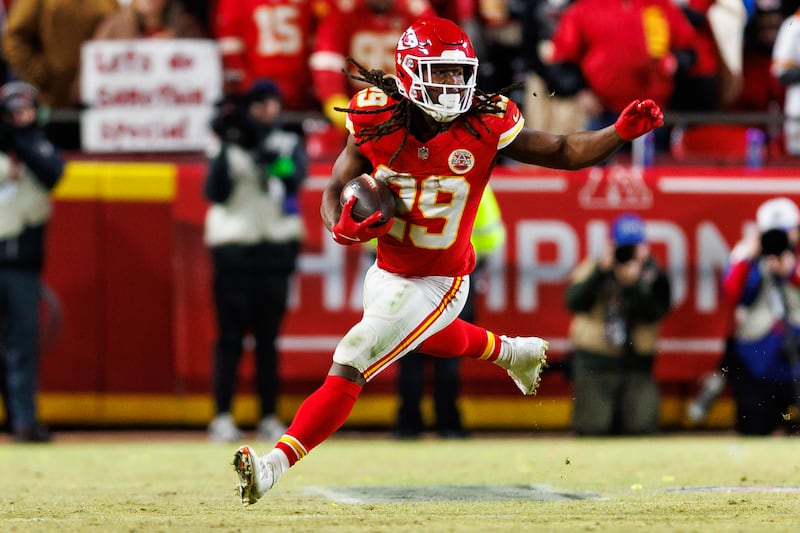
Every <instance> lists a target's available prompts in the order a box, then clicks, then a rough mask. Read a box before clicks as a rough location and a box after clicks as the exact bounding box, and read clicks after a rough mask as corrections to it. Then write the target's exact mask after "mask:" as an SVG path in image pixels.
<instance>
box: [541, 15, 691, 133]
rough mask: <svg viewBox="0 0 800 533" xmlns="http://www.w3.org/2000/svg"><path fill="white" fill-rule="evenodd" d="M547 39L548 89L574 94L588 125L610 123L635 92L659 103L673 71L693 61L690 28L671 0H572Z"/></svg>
mask: <svg viewBox="0 0 800 533" xmlns="http://www.w3.org/2000/svg"><path fill="white" fill-rule="evenodd" d="M552 41H553V55H552V65H551V67H550V68H551V74H552V80H553V82H554V83H553V87H551V88H552V89H554V90H555V93H556V94H557V95H559V96H572V95H575V96H576V98H577V102H578V105H579V106H580V107H581V108H582V110H583V111H584V113H585V114H586V116H587V117H588V127H589V129H598V128H601V127H605V126H608V125H609V124H612V123H613V122H614V120H615V118H616V116H617V115H618V113H619V112H620V111H622V110H623V109H624V108H625V106H626V105H627V104H628V103H629V102H630V101H631V99H633V98H636V95H640V94H646V95H648V96H649V97H650V98H651V99H652V100H653V101H654V102H656V104H658V105H659V106H661V107H664V106H665V105H666V104H667V102H668V101H669V98H670V96H671V95H672V92H673V90H674V75H675V72H676V71H677V70H678V69H679V68H688V67H689V66H691V65H692V64H693V62H694V60H695V52H694V49H693V47H694V41H695V33H694V30H693V29H692V27H691V25H690V24H689V22H688V21H687V19H686V17H685V16H684V14H683V13H682V12H681V11H680V9H678V7H677V6H676V5H675V4H674V3H673V2H672V1H671V0H641V1H633V2H631V1H629V0H577V1H576V2H574V3H573V4H571V5H570V6H569V7H568V8H567V9H566V10H565V11H564V12H563V14H562V15H561V18H560V19H559V22H558V25H557V26H556V29H555V32H554V34H553V39H552ZM666 144H667V143H666V141H664V142H662V143H659V146H660V147H661V148H666Z"/></svg>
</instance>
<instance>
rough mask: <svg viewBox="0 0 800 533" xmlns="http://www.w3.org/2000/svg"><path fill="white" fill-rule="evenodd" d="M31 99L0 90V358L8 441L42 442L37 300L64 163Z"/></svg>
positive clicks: (26, 88) (19, 90) (20, 86)
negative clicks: (53, 200)
mask: <svg viewBox="0 0 800 533" xmlns="http://www.w3.org/2000/svg"><path fill="white" fill-rule="evenodd" d="M37 98H38V94H37V92H36V89H34V88H33V87H32V86H31V85H28V84H27V83H24V82H21V81H13V82H9V83H6V84H5V85H3V86H2V87H0V356H1V357H2V359H3V363H4V370H5V382H4V383H3V388H4V393H5V395H4V399H5V400H6V402H5V406H6V412H7V415H8V418H9V419H10V420H11V421H12V424H11V429H12V433H13V438H14V441H16V442H45V441H49V440H50V433H49V432H48V431H47V430H46V429H45V428H44V427H43V426H42V425H41V424H40V423H39V420H38V416H37V411H36V391H37V375H38V368H39V347H38V342H37V341H38V331H39V297H40V294H41V292H42V290H41V280H40V276H41V272H42V267H43V264H44V243H45V231H46V228H47V222H48V220H49V218H50V212H51V202H50V192H51V190H52V189H53V187H55V186H56V183H57V182H58V180H59V179H60V178H61V175H62V173H63V171H64V163H63V161H62V159H61V157H60V155H59V154H58V153H57V152H56V150H55V149H54V148H53V145H52V144H50V142H48V141H47V140H46V139H45V137H44V134H43V132H42V131H41V129H40V128H39V127H38V126H37V124H36V119H37V108H38V102H37Z"/></svg>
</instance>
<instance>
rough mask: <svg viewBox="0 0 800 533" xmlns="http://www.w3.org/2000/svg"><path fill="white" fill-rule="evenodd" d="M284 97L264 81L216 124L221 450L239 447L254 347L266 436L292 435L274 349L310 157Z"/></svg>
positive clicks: (214, 240)
mask: <svg viewBox="0 0 800 533" xmlns="http://www.w3.org/2000/svg"><path fill="white" fill-rule="evenodd" d="M281 112H282V109H281V94H280V91H279V89H278V87H277V86H276V85H275V84H274V83H272V82H271V81H266V80H264V81H258V82H256V83H254V84H253V86H252V88H251V89H250V91H248V93H247V94H246V96H245V98H244V100H243V101H235V102H226V103H225V104H223V105H222V106H221V107H220V115H219V116H218V117H217V118H216V119H215V120H214V125H213V127H214V131H215V132H216V133H217V134H218V135H219V137H220V140H221V141H222V143H221V147H220V150H219V153H217V154H216V155H215V156H214V157H213V158H212V159H211V161H210V164H209V171H208V177H207V180H206V186H205V194H206V197H207V199H208V200H209V201H211V202H212V204H213V205H212V206H211V207H210V208H209V210H208V214H207V216H206V227H205V241H206V244H207V245H208V246H209V247H210V249H211V257H212V260H213V267H214V304H215V308H216V315H217V328H218V339H217V343H216V349H215V354H214V402H215V409H216V414H215V417H214V419H213V420H212V422H211V424H210V425H209V437H210V438H211V439H212V440H214V441H225V442H230V441H235V440H238V439H239V438H240V433H239V429H238V428H237V427H236V425H235V423H234V421H233V417H232V416H231V404H232V401H233V395H234V390H235V388H236V381H237V370H238V367H239V361H240V360H241V356H242V350H243V345H242V343H243V341H244V338H245V334H246V333H247V332H248V331H249V332H251V333H252V335H253V337H254V339H255V347H254V355H255V367H256V375H255V392H256V394H257V395H258V397H259V400H260V411H261V417H262V418H261V421H260V422H259V423H258V426H257V431H258V436H259V438H261V439H265V440H277V439H278V438H279V437H280V436H281V435H282V434H283V432H284V430H285V429H286V428H285V426H284V425H283V423H282V422H281V421H280V420H279V419H278V418H277V416H276V411H275V408H276V402H277V397H278V386H279V382H278V377H279V374H278V354H277V349H276V341H277V337H278V332H279V330H280V327H281V324H282V321H283V317H284V314H285V313H286V306H287V297H288V292H289V280H290V278H291V275H292V273H293V272H294V269H295V263H296V261H297V256H298V253H299V250H300V241H301V239H302V236H303V223H302V219H301V216H300V214H299V208H298V200H297V195H298V192H299V188H300V186H301V184H302V182H303V181H304V180H305V178H306V173H307V160H306V155H305V149H304V147H303V143H302V142H301V138H300V136H299V135H298V134H296V133H294V132H291V131H287V130H285V129H284V128H283V127H282V124H281Z"/></svg>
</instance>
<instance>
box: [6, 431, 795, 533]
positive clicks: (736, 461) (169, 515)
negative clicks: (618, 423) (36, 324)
mask: <svg viewBox="0 0 800 533" xmlns="http://www.w3.org/2000/svg"><path fill="white" fill-rule="evenodd" d="M235 448H236V447H235V446H231V445H214V444H208V443H206V442H204V441H202V440H201V439H181V438H179V439H170V440H157V439H155V438H154V439H152V440H142V439H135V440H134V439H132V440H130V441H119V440H115V441H101V442H85V443H84V442H75V441H70V440H67V439H62V440H61V441H59V442H56V443H54V444H52V445H44V446H42V445H12V444H0V531H20V532H29V531H58V532H63V533H66V532H72V531H75V532H91V531H141V532H152V531H164V532H174V531H181V532H183V531H187V532H195V531H213V532H227V531H231V532H234V531H242V532H261V531H314V532H327V531H336V532H343V533H344V532H347V533H351V532H356V533H359V532H384V531H385V532H388V531H392V532H397V531H425V532H440V531H453V532H473V531H474V532H482V533H483V532H495V531H498V532H501V531H509V532H511V531H513V532H521V531H581V532H586V531H614V532H616V531H637V532H652V531H664V532H666V531H669V532H673V531H697V532H716V531H742V532H751V531H764V532H779V531H786V532H789V531H792V532H794V531H798V528H800V525H799V524H800V441H798V440H797V439H796V438H763V439H745V438H738V437H732V436H723V437H720V436H688V437H687V436H674V437H672V436H666V437H658V438H641V439H634V438H631V439H575V438H570V437H539V436H536V435H533V436H526V437H513V438H499V437H489V438H473V439H470V440H465V441H438V440H422V441H416V442H396V441H391V440H384V439H379V438H364V439H360V438H359V439H356V438H346V435H343V436H341V437H339V438H337V437H334V438H333V439H331V440H329V441H328V442H326V443H324V444H323V445H322V446H320V447H319V448H317V449H316V450H314V451H313V452H312V453H311V454H310V455H309V456H308V457H307V458H305V459H303V461H302V462H301V463H299V464H298V465H296V466H295V467H294V468H293V469H292V470H291V471H290V472H289V473H288V474H287V475H286V476H284V478H283V479H281V480H280V482H279V483H278V485H277V486H276V487H275V489H273V491H272V492H270V493H269V494H268V495H267V496H266V497H265V498H264V499H262V500H261V501H260V502H259V503H258V504H256V505H255V506H252V507H249V508H246V509H245V508H242V507H241V506H240V504H239V501H238V498H237V497H236V496H235V495H234V492H233V486H234V484H235V479H236V476H235V474H234V473H233V470H232V469H231V467H230V465H229V463H230V460H231V456H232V453H233V451H235ZM256 449H257V451H259V452H260V451H264V450H266V445H265V444H263V443H262V444H260V445H258V446H257V447H256ZM405 488H407V489H408V492H407V493H404V492H403V489H405ZM528 489H535V490H537V491H543V493H546V492H547V491H548V490H550V491H552V492H553V493H557V494H561V495H566V496H567V497H563V498H555V499H550V500H549V501H548V500H547V499H546V498H545V499H544V500H543V499H541V498H535V497H532V498H531V499H527V498H524V497H522V498H520V497H518V496H519V495H520V494H522V493H520V492H519V491H520V490H522V491H523V492H524V490H528ZM503 491H507V492H506V497H505V498H504V497H502V495H503V493H504V492H503ZM508 491H511V492H508ZM404 494H406V496H407V498H408V501H404V500H403V498H404V497H405V496H404ZM497 494H499V495H500V497H499V499H498V497H497ZM353 495H356V497H355V498H353ZM364 495H369V496H370V498H369V499H364V498H363V496H364ZM398 495H399V496H398ZM415 495H422V496H424V497H415ZM523 495H524V494H523ZM571 495H583V496H586V495H589V496H594V497H593V498H589V499H572V497H571ZM353 501H356V502H368V503H349V502H353Z"/></svg>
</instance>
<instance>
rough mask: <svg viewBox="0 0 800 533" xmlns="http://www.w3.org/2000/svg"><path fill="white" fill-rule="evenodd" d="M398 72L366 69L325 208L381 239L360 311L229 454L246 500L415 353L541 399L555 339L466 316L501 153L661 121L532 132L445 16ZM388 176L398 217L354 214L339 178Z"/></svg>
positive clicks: (418, 30)
mask: <svg viewBox="0 0 800 533" xmlns="http://www.w3.org/2000/svg"><path fill="white" fill-rule="evenodd" d="M395 56H396V65H395V73H394V75H386V74H385V73H384V72H381V71H375V70H372V71H368V70H366V69H364V68H362V69H361V70H360V72H361V75H362V76H363V77H364V78H365V79H366V80H367V81H369V82H370V83H372V84H373V86H371V87H368V88H365V89H363V90H362V91H360V92H359V93H357V94H356V95H355V96H354V97H353V98H352V100H351V101H350V107H349V108H348V109H347V127H348V130H349V132H350V136H349V138H348V142H347V146H346V147H345V148H344V149H343V150H342V152H341V154H340V155H339V157H338V159H337V160H336V162H335V163H334V166H333V173H332V177H331V179H330V181H329V183H328V185H327V186H326V188H325V191H324V192H323V196H322V205H321V214H322V220H323V222H324V224H325V225H326V227H327V228H328V229H330V230H331V234H332V237H333V239H334V240H335V241H336V242H338V243H340V244H343V245H350V244H353V243H354V242H365V241H368V240H370V239H372V238H374V237H377V238H378V247H377V260H376V263H375V264H374V265H372V267H371V268H370V269H369V271H368V272H367V274H366V276H365V279H364V314H363V317H362V319H361V321H360V322H359V323H357V324H356V325H355V326H353V327H352V329H350V331H349V332H348V333H347V334H346V335H345V336H344V338H343V339H342V340H341V341H340V343H339V344H338V346H337V347H336V350H335V352H334V354H333V365H332V366H331V369H330V371H329V372H328V375H327V377H326V378H325V381H324V382H323V384H322V386H321V387H320V388H319V389H317V390H316V391H315V392H313V393H312V394H311V395H310V396H309V397H308V398H307V399H306V400H305V401H304V402H303V404H302V405H301V406H300V408H299V409H298V411H297V413H296V415H295V417H294V420H293V421H292V424H291V425H290V426H289V428H288V429H287V430H286V433H285V434H284V435H283V436H282V437H281V438H280V439H279V440H278V442H277V443H276V445H275V447H274V448H273V449H272V450H271V451H270V452H269V453H268V454H266V455H264V456H262V457H259V456H257V455H256V453H255V451H254V450H253V448H252V447H250V446H246V445H245V446H241V447H240V448H239V449H238V450H237V452H236V454H235V456H234V468H235V470H236V472H237V474H238V475H239V481H240V483H239V488H240V495H241V499H242V503H243V504H244V505H250V504H253V503H255V502H256V501H258V499H259V498H261V497H262V496H263V495H264V494H265V493H266V492H267V491H268V490H269V489H270V488H272V486H273V485H274V484H275V482H276V481H277V480H278V479H279V478H280V477H281V475H283V474H284V473H285V472H286V471H287V470H288V469H289V468H290V467H291V466H292V465H294V464H295V463H296V462H297V461H298V460H300V459H301V458H303V457H304V456H305V455H306V454H308V452H309V451H310V450H311V449H313V448H314V447H315V446H317V445H318V444H320V443H321V442H323V441H324V440H325V439H327V438H328V437H329V436H331V435H332V434H333V433H334V432H335V431H336V430H337V429H338V428H339V427H340V426H341V425H342V424H343V423H344V421H345V420H346V419H347V417H348V415H349V414H350V411H351V409H352V407H353V405H354V403H355V401H356V399H357V398H358V395H359V393H360V392H361V389H362V387H363V386H364V385H365V384H366V383H367V382H368V381H369V380H371V379H372V378H374V377H375V376H376V375H378V373H380V372H381V371H382V370H384V369H386V368H387V367H388V366H389V365H391V364H392V363H393V362H394V361H396V360H398V359H399V358H401V357H403V355H405V354H407V353H409V352H411V351H415V350H416V351H422V352H424V353H426V354H430V355H433V356H439V357H472V358H477V359H483V360H486V361H491V362H493V363H494V364H496V365H498V366H500V367H502V368H504V369H505V370H506V371H507V372H508V374H509V375H510V376H511V378H512V380H513V381H514V383H515V384H516V385H517V387H518V388H519V389H520V390H521V391H522V392H523V393H524V394H534V393H535V392H536V388H537V385H538V383H539V377H540V374H541V371H542V369H543V367H544V366H545V361H546V354H545V352H546V350H547V347H548V344H547V341H545V340H543V339H540V338H538V337H514V338H511V337H507V336H504V335H497V334H496V333H494V332H491V331H488V330H486V329H484V328H481V327H479V326H475V325H472V324H470V323H468V322H465V321H463V320H460V319H458V318H457V317H458V314H459V312H460V311H461V308H462V307H463V305H464V301H465V299H466V297H467V292H468V287H469V274H470V273H471V272H472V270H473V268H474V267H475V252H474V250H473V248H472V245H471V244H470V234H471V232H472V225H473V222H474V220H475V213H476V210H477V208H478V204H479V202H480V199H481V195H482V193H483V189H484V188H485V186H486V184H487V182H488V180H489V176H490V173H491V170H492V168H493V167H494V165H495V163H496V162H497V158H498V157H499V156H501V155H502V156H503V157H508V158H511V159H515V160H517V161H520V162H522V163H528V164H535V165H540V166H544V167H549V168H558V169H579V168H584V167H587V166H590V165H594V164H596V163H599V162H601V161H603V160H605V159H606V158H608V157H609V156H611V155H612V154H613V153H614V152H615V151H616V150H618V149H619V148H620V147H621V146H622V145H623V144H624V143H625V142H627V141H630V140H632V139H634V138H636V137H638V136H640V135H642V134H644V133H647V132H648V131H650V130H652V129H654V128H656V127H658V126H661V125H662V124H663V114H662V112H661V110H660V109H659V107H658V106H657V105H656V104H655V103H654V102H653V101H652V100H644V101H639V100H636V101H634V102H631V104H630V105H628V107H627V108H626V109H625V110H624V111H623V112H622V113H621V115H620V116H619V118H618V119H617V121H616V123H615V124H614V125H612V126H609V127H607V128H605V129H602V130H598V131H584V132H579V133H574V134H570V135H553V134H550V133H546V132H542V131H534V130H529V129H526V128H525V127H524V119H523V117H522V115H521V114H520V111H519V109H518V108H517V106H516V104H514V102H513V101H511V100H509V99H508V98H506V97H505V96H502V95H500V94H484V93H481V92H477V94H476V89H475V79H476V74H477V68H478V60H477V58H476V56H475V52H474V50H473V48H472V44H471V43H470V41H469V38H468V37H467V35H466V33H464V31H462V29H461V28H459V27H458V26H457V25H456V24H455V23H453V22H451V21H449V20H446V19H442V18H434V17H430V18H423V19H419V20H417V21H416V22H414V23H413V24H412V25H411V26H410V27H409V28H408V29H406V30H405V32H404V33H403V35H402V36H401V37H400V40H399V41H398V43H397V49H396V54H395ZM365 172H366V173H373V174H375V175H376V176H378V177H379V178H381V179H385V180H386V181H387V183H388V185H389V186H390V187H391V188H392V189H393V190H394V191H395V193H396V195H397V197H398V203H399V204H400V206H399V209H398V210H397V213H396V215H395V217H394V219H392V220H390V221H388V222H386V223H385V224H383V225H381V226H378V227H372V225H373V224H374V223H375V222H376V221H377V220H378V218H379V217H380V215H381V213H380V212H376V213H374V214H373V215H371V216H370V217H368V218H367V219H365V220H363V221H361V222H356V221H355V220H354V219H353V218H352V217H351V210H352V208H353V200H354V199H351V200H350V201H347V202H346V203H345V204H344V206H341V205H340V203H339V197H340V192H341V190H342V188H343V187H344V185H345V184H346V183H347V182H348V181H349V180H350V179H352V178H353V177H355V176H358V175H360V174H361V173H365Z"/></svg>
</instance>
